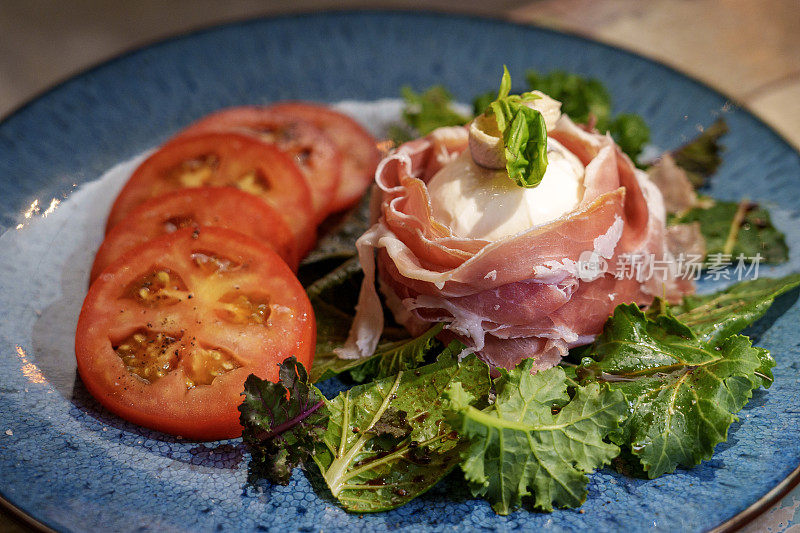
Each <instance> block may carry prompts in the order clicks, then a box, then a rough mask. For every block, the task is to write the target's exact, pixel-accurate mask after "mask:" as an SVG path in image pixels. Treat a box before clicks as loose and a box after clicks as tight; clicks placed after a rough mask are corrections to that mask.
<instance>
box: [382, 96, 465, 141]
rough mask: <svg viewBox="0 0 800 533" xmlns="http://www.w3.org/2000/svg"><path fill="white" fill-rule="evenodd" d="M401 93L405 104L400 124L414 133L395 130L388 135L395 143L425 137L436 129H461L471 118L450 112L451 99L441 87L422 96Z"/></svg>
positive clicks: (401, 129)
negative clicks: (457, 127)
mask: <svg viewBox="0 0 800 533" xmlns="http://www.w3.org/2000/svg"><path fill="white" fill-rule="evenodd" d="M400 93H401V94H402V96H403V100H404V101H405V107H404V109H403V120H404V121H405V124H406V125H407V126H409V127H410V128H411V129H412V130H413V131H411V132H409V131H408V130H406V129H403V128H400V127H398V126H395V128H393V129H392V130H391V131H390V135H391V137H392V139H393V140H394V141H395V142H396V143H402V142H405V141H408V140H410V139H411V138H413V137H414V136H419V135H427V134H429V133H430V132H432V131H433V130H435V129H436V128H441V127H444V126H463V125H464V124H466V123H467V122H469V120H470V118H471V117H468V116H465V115H463V114H461V113H459V112H458V111H456V110H455V109H453V105H452V104H453V97H452V95H451V94H450V92H449V91H448V90H447V89H445V88H444V87H443V86H442V85H435V86H433V87H430V88H429V89H427V90H426V91H424V92H422V93H418V92H416V91H414V90H413V89H412V88H411V87H403V88H402V89H401V90H400Z"/></svg>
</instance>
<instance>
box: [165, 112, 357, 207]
mask: <svg viewBox="0 0 800 533" xmlns="http://www.w3.org/2000/svg"><path fill="white" fill-rule="evenodd" d="M210 131H219V132H225V131H239V132H241V133H250V134H253V135H256V136H257V137H258V138H259V139H261V140H262V141H265V142H269V143H275V145H276V146H277V147H278V148H280V149H281V150H283V151H284V152H286V153H287V154H289V155H290V156H291V157H292V158H293V160H294V162H295V164H296V165H297V167H298V168H299V169H300V171H301V172H302V173H303V176H304V177H305V179H306V182H307V183H308V186H309V188H310V189H311V198H312V200H313V203H314V212H315V213H316V215H317V222H321V221H322V220H323V219H324V218H325V217H326V216H327V215H329V214H330V213H331V209H330V206H331V201H332V200H333V198H334V195H335V193H336V190H337V188H338V186H339V180H340V177H341V173H342V158H341V156H340V154H339V150H338V149H337V147H336V144H334V143H333V141H332V140H330V139H329V138H328V136H327V135H325V134H324V133H323V132H322V130H320V129H319V128H318V127H316V126H314V125H313V124H311V123H310V122H307V121H305V120H302V119H299V118H298V117H296V116H294V115H291V114H288V113H282V112H279V111H275V110H273V109H268V108H265V107H258V106H242V107H231V108H228V109H223V110H222V111H218V112H216V113H212V114H210V115H207V116H206V117H204V118H202V119H200V120H199V121H198V122H195V123H194V124H192V125H190V126H189V127H188V128H186V129H185V130H183V131H182V132H181V133H180V134H179V137H183V136H185V135H196V134H198V133H206V132H210Z"/></svg>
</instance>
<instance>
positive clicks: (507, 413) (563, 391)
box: [448, 360, 627, 515]
mask: <svg viewBox="0 0 800 533" xmlns="http://www.w3.org/2000/svg"><path fill="white" fill-rule="evenodd" d="M532 364H533V363H532V361H531V360H527V361H524V362H523V363H522V364H520V365H519V366H518V367H517V368H515V369H514V370H511V371H510V372H506V371H501V377H500V378H499V379H498V380H497V382H496V388H497V400H496V401H495V403H494V404H492V405H490V406H489V407H487V408H485V409H483V410H479V409H477V408H476V407H474V406H473V405H471V404H472V403H473V401H474V400H473V398H474V396H473V395H472V394H471V393H470V392H469V391H465V390H464V389H463V388H462V387H461V386H460V385H461V384H459V383H454V384H453V385H452V386H451V387H450V388H449V390H448V397H449V400H450V409H451V410H452V412H453V413H452V414H451V418H452V419H453V420H454V422H453V423H454V425H455V427H456V429H457V430H458V432H459V433H460V434H462V435H463V436H464V437H466V438H468V439H469V443H470V444H469V448H468V449H467V450H466V451H464V452H463V462H462V463H461V468H462V470H463V471H464V475H465V477H466V478H467V481H468V482H469V484H470V488H471V489H472V493H473V494H474V495H476V496H482V497H484V498H486V499H487V500H489V501H490V502H491V504H492V508H493V509H494V510H495V511H496V512H497V513H499V514H502V515H505V514H508V513H509V512H511V511H512V510H513V509H515V508H517V507H519V506H520V505H521V501H522V498H523V497H524V496H529V495H532V496H533V502H534V507H536V508H538V509H541V510H544V511H552V510H553V506H554V505H555V506H558V507H577V506H579V505H581V503H583V501H584V500H585V499H586V484H587V482H588V478H587V477H586V474H587V473H590V472H592V471H594V470H595V469H597V468H599V467H600V466H602V465H604V464H606V463H608V462H610V461H611V460H612V459H613V458H614V457H616V456H617V454H618V453H619V448H618V447H617V446H615V445H613V444H609V443H607V442H605V441H604V439H605V438H606V436H607V435H608V433H609V432H610V431H612V430H615V429H616V428H617V427H618V424H619V423H620V421H622V420H623V419H624V418H625V413H626V408H627V405H626V403H625V400H624V398H623V396H622V394H621V393H619V392H616V391H610V390H609V389H608V388H607V387H605V386H600V385H598V384H596V383H594V384H590V385H589V386H586V387H578V388H577V390H576V393H575V396H574V398H572V399H571V400H570V398H569V396H568V395H567V386H568V385H569V381H568V380H567V377H566V375H565V374H564V370H562V369H561V368H560V367H555V368H551V369H549V370H545V371H542V372H539V373H537V374H533V375H532V374H531V368H532Z"/></svg>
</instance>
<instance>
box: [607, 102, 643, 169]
mask: <svg viewBox="0 0 800 533" xmlns="http://www.w3.org/2000/svg"><path fill="white" fill-rule="evenodd" d="M608 131H609V132H610V133H611V136H612V137H613V138H614V141H616V143H617V145H619V147H620V148H621V149H622V151H623V152H625V153H626V154H628V156H630V158H631V159H632V160H633V161H636V158H638V157H639V155H640V154H641V153H642V150H643V149H644V146H645V145H646V144H647V142H648V141H649V140H650V128H649V127H648V126H647V124H646V123H645V121H644V119H643V118H642V117H640V116H639V115H634V114H633V113H621V114H619V115H617V116H616V117H614V120H612V121H611V123H610V124H609V125H608Z"/></svg>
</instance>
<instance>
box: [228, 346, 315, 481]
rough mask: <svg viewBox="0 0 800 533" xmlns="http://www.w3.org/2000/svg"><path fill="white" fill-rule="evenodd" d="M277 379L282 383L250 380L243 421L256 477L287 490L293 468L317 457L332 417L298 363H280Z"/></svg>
mask: <svg viewBox="0 0 800 533" xmlns="http://www.w3.org/2000/svg"><path fill="white" fill-rule="evenodd" d="M279 376H280V380H279V382H278V383H272V382H271V381H266V380H263V379H260V378H258V377H256V376H255V375H254V374H250V376H248V378H247V380H245V383H244V402H243V403H242V404H241V405H240V406H239V412H240V415H239V420H240V422H241V424H242V428H243V431H242V439H243V440H244V443H245V444H246V445H247V447H248V448H249V450H250V453H251V455H252V461H251V467H252V469H253V471H254V472H255V473H256V475H258V476H259V477H266V478H267V479H269V480H270V481H273V482H275V483H280V484H282V485H285V484H287V483H288V482H289V478H290V477H291V474H292V470H293V469H294V467H296V466H300V465H302V464H304V463H305V462H307V461H308V459H309V457H311V455H313V452H314V447H315V446H316V443H317V441H318V440H320V439H321V438H322V434H323V433H324V432H325V428H326V425H327V420H328V411H327V409H326V408H325V402H324V401H323V396H322V394H320V392H319V391H318V390H317V389H316V388H315V387H314V386H313V385H311V384H310V383H309V381H308V374H307V373H306V369H305V368H304V367H303V365H302V364H301V363H298V362H297V360H296V359H295V358H294V357H290V358H288V359H286V360H285V361H284V362H283V363H281V365H280V370H279Z"/></svg>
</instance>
